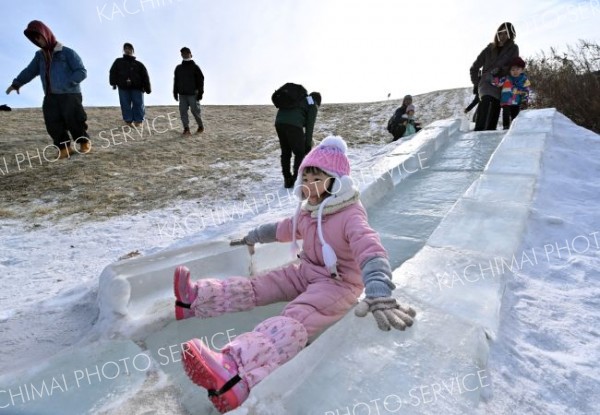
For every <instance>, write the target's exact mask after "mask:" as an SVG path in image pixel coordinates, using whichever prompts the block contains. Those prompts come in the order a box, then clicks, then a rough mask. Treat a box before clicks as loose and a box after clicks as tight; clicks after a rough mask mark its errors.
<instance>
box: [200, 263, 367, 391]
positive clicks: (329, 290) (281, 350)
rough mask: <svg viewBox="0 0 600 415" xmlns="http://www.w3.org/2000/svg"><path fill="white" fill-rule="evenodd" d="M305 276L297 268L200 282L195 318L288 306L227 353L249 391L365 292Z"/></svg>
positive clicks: (237, 340) (238, 340)
mask: <svg viewBox="0 0 600 415" xmlns="http://www.w3.org/2000/svg"><path fill="white" fill-rule="evenodd" d="M306 269H307V270H308V268H306ZM301 271H302V266H301V265H293V266H289V267H286V268H282V269H278V270H275V271H271V272H268V273H266V274H263V275H260V276H258V277H256V278H246V277H231V278H228V279H226V280H217V279H202V280H198V281H197V282H196V287H197V294H198V296H197V298H196V300H195V301H194V302H193V304H192V310H193V311H194V314H195V315H196V317H201V318H207V317H216V316H219V315H221V314H223V313H228V312H235V311H247V310H251V309H252V308H254V307H255V306H263V305H267V304H272V303H277V302H281V301H289V304H288V305H287V306H286V307H285V308H284V309H283V311H282V313H281V315H280V316H277V317H271V318H269V319H267V320H265V321H263V322H262V323H260V324H259V325H258V326H256V327H255V328H254V330H253V331H251V332H249V333H243V334H241V335H239V336H237V337H236V338H235V339H234V340H232V341H231V342H230V343H229V344H227V345H226V346H225V347H224V348H223V350H222V352H223V353H226V354H228V355H230V356H231V357H232V358H233V359H234V361H235V362H236V364H237V366H238V373H239V375H240V377H241V378H242V379H244V380H245V381H246V382H247V383H248V386H249V387H250V388H252V387H254V385H256V384H257V383H259V382H260V381H261V380H262V379H264V378H265V376H267V375H268V374H269V373H271V372H272V371H274V370H275V369H276V368H278V367H279V366H281V365H282V364H284V363H285V362H287V361H288V360H290V359H291V358H292V357H294V356H295V355H296V354H298V352H300V350H302V349H303V348H304V347H305V346H306V343H307V341H308V339H309V338H313V337H314V336H316V335H317V334H319V333H320V332H321V331H323V330H325V329H326V328H327V327H329V326H331V325H332V324H333V323H335V322H336V321H338V320H340V319H341V318H342V317H343V316H344V315H345V314H346V312H347V311H348V310H349V309H350V308H351V307H352V306H353V305H354V304H356V300H357V298H358V296H359V295H360V294H361V292H362V288H361V287H358V286H356V285H352V284H348V283H344V282H340V281H336V280H334V279H332V278H329V277H325V276H313V277H312V278H311V277H308V278H307V277H304V276H303V275H302V272H301Z"/></svg>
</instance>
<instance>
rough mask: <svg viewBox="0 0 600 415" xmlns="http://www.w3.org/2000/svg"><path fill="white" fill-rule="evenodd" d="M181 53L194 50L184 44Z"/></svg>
mask: <svg viewBox="0 0 600 415" xmlns="http://www.w3.org/2000/svg"><path fill="white" fill-rule="evenodd" d="M180 52H181V53H192V51H191V50H190V48H188V47H186V46H184V47H182V48H181V50H180Z"/></svg>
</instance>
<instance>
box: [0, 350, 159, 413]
mask: <svg viewBox="0 0 600 415" xmlns="http://www.w3.org/2000/svg"><path fill="white" fill-rule="evenodd" d="M152 370H153V364H152V362H151V360H150V359H149V355H148V354H145V353H144V352H143V351H142V350H141V349H140V347H138V346H137V345H136V344H134V343H133V342H131V341H129V340H118V341H102V342H97V343H93V344H89V345H86V346H85V347H78V348H74V349H73V350H65V351H63V352H62V353H60V354H58V355H55V356H53V357H51V358H49V359H46V360H45V361H44V363H42V364H41V365H39V366H37V367H35V368H33V369H29V368H28V369H25V370H23V371H21V372H20V373H11V374H10V375H7V376H0V391H2V392H3V393H1V394H0V408H4V409H0V413H7V414H8V413H10V414H11V415H20V414H23V415H31V414H35V415H56V414H58V413H60V414H61V415H83V414H93V413H94V411H95V409H96V408H99V407H101V406H102V405H104V404H106V403H107V402H109V401H110V400H113V399H118V398H119V397H122V396H123V395H125V394H128V393H131V392H132V391H135V390H136V389H138V388H140V387H141V386H142V384H143V383H144V379H145V378H146V375H147V372H148V371H152Z"/></svg>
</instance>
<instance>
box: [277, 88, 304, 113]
mask: <svg viewBox="0 0 600 415" xmlns="http://www.w3.org/2000/svg"><path fill="white" fill-rule="evenodd" d="M306 96H307V91H306V89H305V88H304V87H303V86H302V85H298V84H293V83H291V82H288V83H287V84H285V85H283V86H282V87H280V88H279V89H277V90H276V91H275V92H273V95H271V101H273V105H275V106H276V107H277V108H279V109H292V108H297V107H299V106H300V105H301V104H302V100H303V99H304V98H306Z"/></svg>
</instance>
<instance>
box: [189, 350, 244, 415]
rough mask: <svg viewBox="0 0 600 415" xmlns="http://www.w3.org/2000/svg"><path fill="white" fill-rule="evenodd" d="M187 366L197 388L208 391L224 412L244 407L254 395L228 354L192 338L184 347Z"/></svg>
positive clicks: (214, 402)
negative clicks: (243, 404)
mask: <svg viewBox="0 0 600 415" xmlns="http://www.w3.org/2000/svg"><path fill="white" fill-rule="evenodd" d="M183 350H184V352H183V367H184V368H185V372H186V373H187V375H188V377H189V378H190V379H191V380H192V382H194V383H195V384H196V385H198V386H200V387H202V388H204V389H206V390H208V398H209V399H210V400H211V402H212V403H213V405H214V406H215V408H217V409H218V410H219V412H221V413H225V412H227V411H231V410H233V409H235V408H237V407H238V406H240V405H241V404H242V403H243V402H244V401H245V400H246V399H247V398H248V395H249V393H250V390H249V388H248V384H247V383H246V381H245V380H243V379H242V378H241V377H240V376H239V374H238V367H237V365H236V364H235V362H234V360H233V359H232V358H231V357H230V356H229V355H227V354H224V353H218V352H213V351H212V350H210V349H209V348H208V346H206V345H205V344H204V343H202V341H201V340H198V339H192V340H190V341H188V342H186V343H185V344H184V347H183Z"/></svg>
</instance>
